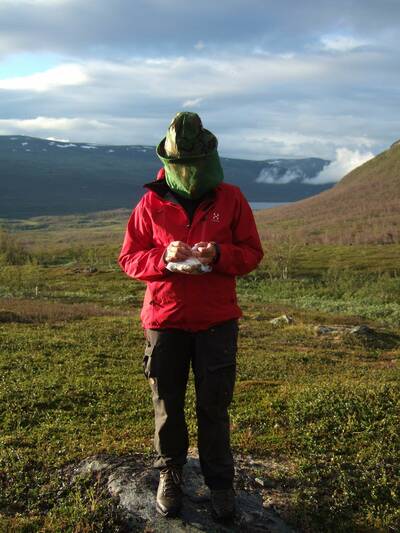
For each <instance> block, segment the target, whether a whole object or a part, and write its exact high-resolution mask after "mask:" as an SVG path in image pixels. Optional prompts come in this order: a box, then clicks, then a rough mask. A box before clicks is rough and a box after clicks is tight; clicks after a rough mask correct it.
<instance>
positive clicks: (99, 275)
mask: <svg viewBox="0 0 400 533" xmlns="http://www.w3.org/2000/svg"><path fill="white" fill-rule="evenodd" d="M393 246H395V245H393ZM267 247H268V244H267V246H266V248H267ZM275 252H276V253H275V256H274V257H272V249H271V257H268V258H267V259H266V261H265V262H264V264H263V265H262V267H261V268H260V269H259V270H258V271H257V272H255V273H253V274H251V275H249V276H247V277H245V278H242V279H240V280H239V282H238V291H239V297H240V301H241V304H242V307H243V311H244V317H243V319H242V321H241V336H240V347H239V354H238V380H237V385H236V391H235V398H234V402H233V405H232V408H231V423H232V444H233V448H234V451H235V452H236V453H238V454H239V453H240V454H250V455H251V456H252V457H254V458H263V459H271V469H270V470H269V471H268V472H263V473H262V475H263V476H264V477H266V478H269V479H271V481H272V482H273V483H276V484H280V486H282V487H284V493H285V498H284V499H283V500H282V501H280V502H275V503H276V505H277V506H278V508H280V510H281V512H282V514H283V515H284V517H285V518H286V520H287V521H289V522H290V523H291V524H293V525H294V526H295V527H297V528H298V529H299V530H301V531H396V530H398V529H399V528H400V514H399V509H400V494H399V486H400V477H399V471H400V469H399V465H400V435H399V427H400V423H399V422H400V420H399V413H400V394H399V392H400V385H399V377H400V371H399V359H400V327H399V318H400V304H399V302H400V298H399V296H400V278H399V272H398V271H397V270H396V249H395V248H390V247H389V246H377V247H369V248H365V247H364V248H363V247H361V248H357V247H354V246H353V247H347V248H346V247H339V248H336V249H335V250H334V249H330V248H329V247H326V248H325V252H324V251H323V249H322V248H320V247H316V248H312V249H311V248H309V251H307V250H305V249H304V248H301V249H296V250H294V251H293V250H292V251H291V252H290V254H289V253H288V251H287V250H286V252H285V250H281V254H280V255H279V254H278V253H277V250H275ZM116 253H117V247H115V246H112V245H111V244H108V245H107V246H106V247H104V248H101V249H95V250H93V249H92V250H91V249H87V248H86V249H85V248H83V249H82V253H81V255H79V253H77V251H76V249H71V250H69V251H68V248H65V249H64V252H63V254H64V255H63V259H62V260H61V259H60V257H59V256H57V254H56V253H55V254H54V256H52V251H51V248H48V249H47V255H46V254H44V253H43V251H42V252H40V253H39V252H37V253H36V252H35V253H33V254H31V255H30V256H29V257H25V258H24V259H23V260H20V261H15V262H17V263H18V262H19V263H21V264H10V263H11V262H12V261H8V262H7V261H6V260H5V259H4V257H5V255H3V264H2V266H1V268H0V298H1V299H0V379H1V388H0V417H1V421H2V422H1V434H0V442H1V445H0V530H1V531H51V532H53V531H76V532H78V531H82V532H83V531H118V530H119V528H120V527H121V525H120V523H119V521H118V516H117V515H116V513H115V508H114V507H113V505H112V504H111V503H110V502H109V500H107V498H106V497H105V494H104V492H103V490H102V488H101V485H100V484H99V483H97V482H96V480H93V479H82V480H80V481H79V483H78V482H77V483H75V484H74V485H72V486H66V485H65V479H64V478H63V474H62V472H63V468H64V467H65V466H66V465H70V464H74V463H75V462H77V461H79V460H80V459H83V458H85V457H87V456H89V455H92V454H97V453H102V452H104V453H112V454H126V453H132V452H141V453H143V454H146V455H148V454H151V453H152V429H153V428H152V409H151V401H150V396H149V391H148V388H147V384H146V382H145V380H144V378H143V375H142V369H141V358H142V352H143V334H142V331H141V328H140V325H139V319H138V313H139V309H140V305H141V299H142V295H143V285H142V284H141V283H138V282H135V281H133V280H130V279H128V278H126V277H124V275H123V274H122V273H121V272H120V271H119V269H118V267H117V266H116V265H115V255H116ZM35 254H36V255H35ZM51 257H53V259H51ZM329 257H330V258H331V259H329ZM366 257H367V258H368V257H370V261H368V259H366ZM282 278H283V279H282ZM283 313H286V314H287V315H290V316H292V317H293V318H294V322H293V323H291V324H289V325H281V326H274V325H272V324H271V323H270V322H269V320H270V319H272V318H274V317H276V316H279V315H281V314H283ZM321 324H325V325H332V324H335V325H342V326H343V325H357V324H367V325H368V326H369V327H370V328H371V329H372V330H373V331H374V332H375V335H374V336H372V337H363V336H351V335H346V334H343V335H319V334H317V333H316V331H315V326H317V325H321ZM187 400H188V401H187V420H188V424H189V430H190V436H191V445H192V446H195V444H196V426H195V400H194V391H193V387H192V384H191V385H190V387H189V391H188V398H187ZM273 465H275V467H274V466H273ZM279 465H284V468H280V466H279ZM271 497H272V496H271Z"/></svg>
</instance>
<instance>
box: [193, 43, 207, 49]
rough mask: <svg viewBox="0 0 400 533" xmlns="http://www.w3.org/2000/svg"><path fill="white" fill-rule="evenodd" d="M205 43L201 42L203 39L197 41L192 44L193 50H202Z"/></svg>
mask: <svg viewBox="0 0 400 533" xmlns="http://www.w3.org/2000/svg"><path fill="white" fill-rule="evenodd" d="M205 47H206V45H205V44H204V43H203V41H197V43H196V44H195V45H194V48H195V50H204V48H205Z"/></svg>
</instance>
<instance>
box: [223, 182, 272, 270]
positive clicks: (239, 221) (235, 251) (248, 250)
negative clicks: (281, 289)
mask: <svg viewBox="0 0 400 533" xmlns="http://www.w3.org/2000/svg"><path fill="white" fill-rule="evenodd" d="M232 236H233V238H232V243H231V244H227V243H217V244H218V246H219V253H220V255H219V258H218V260H217V262H216V264H215V265H214V266H213V270H215V271H216V272H220V273H221V274H229V275H232V276H241V275H244V274H248V273H249V272H251V271H252V270H254V269H255V268H256V266H257V265H258V264H259V262H260V261H261V259H262V258H263V256H264V252H263V249H262V246H261V242H260V237H259V235H258V231H257V226H256V223H255V220H254V216H253V212H252V210H251V207H250V206H249V204H248V202H247V200H246V198H245V197H244V196H243V194H242V193H241V192H240V191H239V205H238V207H237V209H236V210H235V219H234V220H233V224H232Z"/></svg>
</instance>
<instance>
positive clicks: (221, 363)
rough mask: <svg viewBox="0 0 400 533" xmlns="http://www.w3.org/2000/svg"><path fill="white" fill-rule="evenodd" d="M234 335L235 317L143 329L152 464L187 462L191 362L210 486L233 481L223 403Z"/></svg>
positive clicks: (230, 381) (228, 391) (227, 398)
mask: <svg viewBox="0 0 400 533" xmlns="http://www.w3.org/2000/svg"><path fill="white" fill-rule="evenodd" d="M237 334H238V324H237V320H230V321H228V322H224V323H223V324H219V325H217V326H214V327H212V328H210V329H208V330H205V331H199V332H195V333H193V332H188V331H185V330H178V329H157V330H156V329H148V330H146V338H147V346H146V350H145V356H144V359H143V366H144V372H145V375H146V377H147V379H148V380H149V383H150V387H151V390H152V398H153V406H154V415H155V434H154V447H155V450H156V452H157V459H156V461H155V464H154V466H155V467H156V468H162V467H164V466H166V465H170V464H178V465H183V464H184V463H185V462H186V455H187V451H188V446H189V439H188V431H187V426H186V422H185V415H184V403H185V393H186V386H187V381H188V376H189V370H190V364H191V365H192V369H193V372H194V379H195V389H196V413H197V424H198V449H199V457H200V464H201V468H202V472H203V475H204V479H205V483H206V484H207V485H208V486H209V487H210V488H215V489H217V488H228V487H231V486H232V482H233V477H234V466H233V457H232V452H231V449H230V438H229V435H230V431H229V430H230V428H229V415H228V407H229V404H230V403H231V400H232V395H233V389H234V384H235V374H236V351H237Z"/></svg>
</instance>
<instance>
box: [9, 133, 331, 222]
mask: <svg viewBox="0 0 400 533" xmlns="http://www.w3.org/2000/svg"><path fill="white" fill-rule="evenodd" d="M221 162H222V166H223V168H224V172H225V178H226V181H228V182H230V183H234V184H236V185H238V186H239V187H240V188H241V189H242V191H243V192H244V194H245V195H246V197H247V198H248V200H249V201H259V202H291V201H295V200H299V199H301V198H306V197H308V196H311V195H314V194H317V193H319V192H321V191H323V190H325V189H328V188H330V187H331V186H332V185H333V183H331V184H324V185H313V184H312V183H309V182H306V181H305V180H310V179H311V180H312V178H315V177H316V176H318V174H319V173H320V172H321V170H322V169H323V168H324V166H325V165H327V164H328V163H329V161H327V160H324V159H318V158H307V159H273V160H266V161H250V160H245V159H229V158H221ZM160 166H161V163H160V161H159V159H158V158H157V156H156V154H155V147H154V146H146V145H143V146H142V145H135V146H114V145H97V144H91V143H72V142H66V141H56V140H47V139H39V138H35V137H27V136H21V135H13V136H9V135H3V136H0V218H1V217H8V218H25V217H30V216H38V215H52V214H68V213H87V212H91V211H101V210H107V209H115V208H120V207H127V208H131V207H132V205H134V204H135V203H136V202H137V201H138V199H139V198H140V197H141V196H142V194H143V192H144V190H143V184H144V183H146V182H149V181H152V180H153V179H154V177H155V174H156V172H157V170H158V169H159V168H160Z"/></svg>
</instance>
